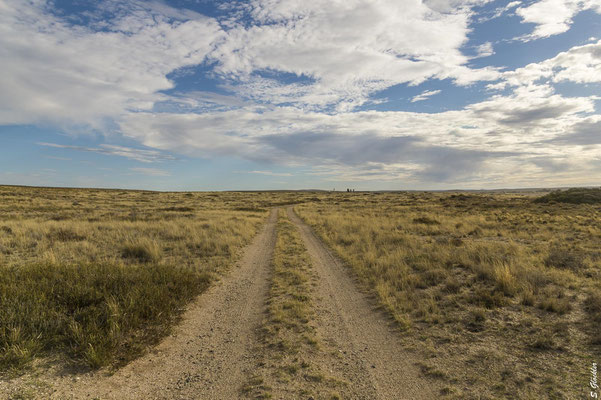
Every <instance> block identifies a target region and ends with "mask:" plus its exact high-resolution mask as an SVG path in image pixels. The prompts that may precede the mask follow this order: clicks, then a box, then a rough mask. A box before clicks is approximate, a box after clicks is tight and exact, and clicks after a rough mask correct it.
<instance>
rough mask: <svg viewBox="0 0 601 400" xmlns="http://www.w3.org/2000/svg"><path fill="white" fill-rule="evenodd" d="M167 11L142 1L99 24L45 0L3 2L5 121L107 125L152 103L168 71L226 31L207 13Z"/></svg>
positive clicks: (0, 103)
mask: <svg viewBox="0 0 601 400" xmlns="http://www.w3.org/2000/svg"><path fill="white" fill-rule="evenodd" d="M128 4H129V3H128ZM132 4H134V5H135V3H132ZM153 4H154V5H155V6H156V5H157V4H158V3H153ZM165 9H166V8H165V7H162V8H161V10H162V11H164V10H165ZM175 16H177V15H172V16H171V17H175ZM169 18H170V17H167V16H161V15H158V14H156V12H154V11H152V10H144V9H141V10H137V12H135V13H128V14H127V15H126V16H122V17H118V18H116V19H113V20H109V21H108V23H107V24H106V25H105V26H104V27H103V28H104V29H103V30H94V29H93V28H91V27H84V26H81V25H74V24H72V23H70V22H69V21H65V20H62V19H60V18H59V17H57V16H54V15H52V14H50V13H49V12H48V11H47V8H46V4H45V2H42V1H35V2H22V1H13V0H4V1H2V2H0V32H1V34H0V68H1V69H2V74H0V93H2V94H1V95H0V124H28V123H52V124H58V125H62V126H69V125H71V126H79V127H82V126H88V127H92V128H93V129H102V128H106V127H107V125H109V126H110V119H112V118H118V117H119V116H120V115H122V114H124V113H127V112H131V111H136V110H150V109H151V108H152V107H153V104H154V103H155V102H156V101H159V100H160V99H161V98H162V96H161V94H160V93H159V92H160V91H161V90H165V89H170V88H172V87H173V85H174V84H173V82H171V81H170V80H169V79H167V77H166V75H167V74H168V73H169V72H171V71H174V70H176V69H178V68H182V67H185V66H190V65H197V64H199V63H201V62H203V60H205V57H206V55H207V53H209V52H210V51H211V50H212V49H213V47H214V46H215V43H216V41H218V40H219V38H220V37H221V36H222V32H221V30H220V27H219V24H218V23H217V22H216V21H214V20H211V19H209V18H205V17H200V16H198V17H196V18H195V19H193V20H186V21H178V22H177V23H176V22H174V21H171V20H170V19H169Z"/></svg>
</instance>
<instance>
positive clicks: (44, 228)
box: [0, 186, 302, 374]
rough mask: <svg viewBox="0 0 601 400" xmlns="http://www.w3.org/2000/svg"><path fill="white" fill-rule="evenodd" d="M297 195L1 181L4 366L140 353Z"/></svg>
mask: <svg viewBox="0 0 601 400" xmlns="http://www.w3.org/2000/svg"><path fill="white" fill-rule="evenodd" d="M293 197H294V200H295V201H296V200H298V199H299V195H295V194H293V193H282V194H280V195H277V196H274V195H273V194H272V193H252V194H251V193H227V192H226V193H156V192H145V191H122V190H94V189H89V190H88V189H85V190H83V189H48V188H26V187H8V186H5V187H0V268H1V271H0V373H3V374H5V373H9V374H14V373H19V372H22V371H23V370H25V369H27V367H30V366H31V365H32V362H33V361H35V360H37V361H40V360H48V361H52V362H58V363H59V364H62V365H66V366H77V367H78V368H80V367H82V366H83V367H92V368H96V367H100V366H107V365H108V366H118V365H122V364H124V363H126V362H128V361H129V360H131V359H132V358H134V357H136V356H138V355H139V354H140V353H142V352H143V351H144V349H145V348H146V347H147V346H148V345H149V344H153V343H156V342H157V341H158V340H159V339H160V338H161V337H163V336H164V335H166V334H167V333H168V332H169V328H170V326H172V324H173V323H174V322H175V321H176V320H177V316H178V315H179V314H180V313H181V311H182V309H183V307H184V306H185V304H186V303H187V302H189V301H190V300H192V299H193V298H194V297H196V296H197V295H198V294H199V293H201V292H202V291H203V290H204V289H205V288H207V286H208V285H209V284H210V282H211V281H212V280H214V279H216V278H218V277H219V276H220V274H222V273H223V272H225V271H226V270H227V268H228V267H229V266H230V265H232V263H233V261H234V260H235V259H237V257H238V255H239V253H240V249H241V248H242V247H243V246H244V245H245V244H247V243H248V242H249V240H250V239H251V237H253V235H254V234H255V233H256V232H257V229H258V228H259V227H260V226H261V224H262V223H263V221H264V219H265V217H266V216H267V210H268V209H269V208H270V207H272V206H274V205H279V204H280V203H282V204H288V203H289V202H290V201H292V200H293ZM300 197H302V195H300Z"/></svg>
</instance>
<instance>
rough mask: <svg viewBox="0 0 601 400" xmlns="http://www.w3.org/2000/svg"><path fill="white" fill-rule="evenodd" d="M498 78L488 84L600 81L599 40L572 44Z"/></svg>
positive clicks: (600, 43) (511, 84)
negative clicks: (496, 81)
mask: <svg viewBox="0 0 601 400" xmlns="http://www.w3.org/2000/svg"><path fill="white" fill-rule="evenodd" d="M501 78H502V79H501V81H500V82H498V83H495V84H491V85H489V86H488V87H489V88H490V89H504V88H506V87H508V86H528V85H534V84H537V83H539V84H540V83H541V82H543V81H547V80H548V81H550V82H553V83H558V82H572V83H599V82H601V40H598V41H597V42H594V43H589V44H585V45H583V46H575V47H572V48H571V49H569V50H568V51H564V52H561V53H559V54H558V55H556V56H555V57H553V58H549V59H547V60H544V61H541V62H539V63H532V64H528V65H526V66H525V67H522V68H517V69H515V70H513V71H507V72H504V73H503V74H502V76H501Z"/></svg>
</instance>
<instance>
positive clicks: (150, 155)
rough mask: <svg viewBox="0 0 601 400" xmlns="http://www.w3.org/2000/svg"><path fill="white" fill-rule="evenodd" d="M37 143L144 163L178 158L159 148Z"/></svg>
mask: <svg viewBox="0 0 601 400" xmlns="http://www.w3.org/2000/svg"><path fill="white" fill-rule="evenodd" d="M36 144H38V145H40V146H46V147H55V148H60V149H71V150H77V151H87V152H92V153H99V154H106V155H111V156H119V157H125V158H129V159H130V160H135V161H140V162H144V163H152V162H157V161H169V160H175V159H176V158H175V157H173V156H172V155H169V154H165V153H163V152H160V151H158V150H145V149H136V148H133V147H125V146H116V145H111V144H101V145H100V146H99V147H84V146H71V145H66V144H58V143H46V142H38V143H36ZM54 158H56V159H64V158H61V157H54ZM67 160H68V159H67Z"/></svg>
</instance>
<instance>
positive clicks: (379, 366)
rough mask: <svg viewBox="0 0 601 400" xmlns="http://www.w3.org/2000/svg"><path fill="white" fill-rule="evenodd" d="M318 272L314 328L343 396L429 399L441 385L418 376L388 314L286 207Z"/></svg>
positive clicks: (326, 365)
mask: <svg viewBox="0 0 601 400" xmlns="http://www.w3.org/2000/svg"><path fill="white" fill-rule="evenodd" d="M288 216H289V218H290V219H291V221H292V222H293V223H294V224H295V225H296V226H297V227H298V229H299V230H300V232H301V237H302V238H303V240H304V242H305V246H306V247H307V250H308V252H309V255H310V256H311V260H312V262H313V268H314V269H315V272H316V274H317V276H318V286H317V298H316V299H315V300H316V308H317V321H316V322H317V330H318V333H319V336H320V337H321V341H322V342H324V343H326V345H327V347H328V348H329V351H324V352H322V355H323V359H322V364H323V366H324V367H325V370H329V371H332V372H333V373H334V375H336V376H341V377H343V378H344V380H345V381H347V382H348V383H349V385H348V388H347V390H346V391H345V392H346V393H344V396H343V397H344V398H352V399H391V400H392V399H398V400H400V399H433V398H438V397H439V396H440V391H439V389H440V388H438V387H437V386H438V385H437V384H435V382H432V381H431V380H427V379H425V378H423V377H421V376H420V373H419V370H418V368H417V367H416V366H415V362H416V361H417V360H416V359H415V356H414V355H413V354H411V353H409V352H408V351H406V350H404V349H403V347H402V346H401V344H400V342H399V340H400V335H401V333H400V332H399V331H398V330H395V329H394V327H392V326H391V325H390V318H389V317H387V316H386V315H384V314H383V313H381V312H379V311H377V310H374V306H373V304H372V302H371V301H370V300H369V299H368V298H367V297H366V296H365V295H364V294H362V293H360V292H359V291H358V289H357V287H356V285H355V283H354V282H353V280H352V279H351V278H350V276H349V275H348V272H347V271H346V270H345V268H344V266H343V265H342V263H341V262H340V261H339V260H338V259H337V258H336V257H334V256H333V255H332V254H331V252H330V251H329V250H328V249H327V248H326V246H325V245H324V244H323V243H322V242H321V240H319V239H318V238H317V236H316V235H315V234H314V233H313V231H312V230H311V228H310V227H309V226H308V225H307V224H305V223H304V222H303V221H302V220H301V219H300V218H299V217H298V216H297V215H296V214H295V213H294V212H293V210H292V208H288Z"/></svg>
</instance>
